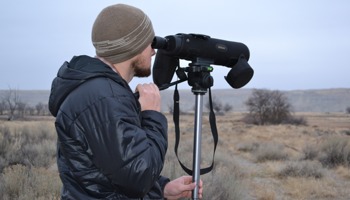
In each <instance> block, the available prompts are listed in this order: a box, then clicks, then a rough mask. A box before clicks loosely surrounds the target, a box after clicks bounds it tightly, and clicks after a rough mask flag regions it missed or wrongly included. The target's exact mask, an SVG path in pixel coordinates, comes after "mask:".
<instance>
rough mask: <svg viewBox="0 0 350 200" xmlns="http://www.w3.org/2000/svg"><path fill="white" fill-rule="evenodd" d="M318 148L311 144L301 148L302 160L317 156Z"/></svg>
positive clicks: (312, 158)
mask: <svg viewBox="0 0 350 200" xmlns="http://www.w3.org/2000/svg"><path fill="white" fill-rule="evenodd" d="M318 152H319V149H317V148H316V147H315V146H313V145H306V146H305V147H304V148H303V154H304V155H303V158H302V159H303V160H314V159H316V158H317V156H318Z"/></svg>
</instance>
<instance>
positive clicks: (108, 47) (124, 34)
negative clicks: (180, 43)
mask: <svg viewBox="0 0 350 200" xmlns="http://www.w3.org/2000/svg"><path fill="white" fill-rule="evenodd" d="M153 38H154V31H153V27H152V24H151V21H150V19H149V18H148V17H147V15H146V14H145V13H143V11H141V10H140V9H138V8H135V7H132V6H128V5H124V4H117V5H112V6H109V7H107V8H105V9H103V10H102V11H101V13H100V14H99V15H98V16H97V18H96V20H95V23H94V25H93V28H92V42H93V45H94V47H95V49H96V54H97V56H96V58H92V57H89V56H76V57H73V58H72V60H71V61H70V62H65V63H64V64H63V65H62V67H61V68H60V69H59V71H58V74H57V77H56V78H55V79H54V80H53V82H52V87H51V94H50V99H49V109H50V112H51V113H52V115H53V116H55V117H56V121H55V125H56V131H57V135H58V143H57V146H58V148H57V164H58V169H59V173H60V178H61V180H62V183H63V188H62V193H61V196H62V199H83V200H85V199H163V198H167V199H177V198H181V197H191V191H192V190H193V189H194V188H195V184H196V183H192V178H191V177H190V176H183V177H180V178H178V179H175V180H173V181H170V180H169V179H168V178H166V177H163V176H161V175H160V173H161V171H162V168H163V164H164V157H165V154H166V151H167V120H166V118H165V116H164V115H163V114H161V113H160V104H161V103H160V93H159V89H158V88H157V86H156V85H154V84H142V85H141V84H139V85H137V87H136V91H137V92H139V98H138V99H137V98H136V97H135V96H134V94H133V92H132V90H131V89H130V87H129V85H128V83H129V82H130V81H131V80H132V78H133V77H134V76H136V77H146V76H149V75H150V73H151V70H150V67H151V57H152V56H153V55H154V54H155V51H154V50H153V49H152V47H151V42H152V40H153ZM198 184H199V188H200V189H199V197H201V195H202V182H201V183H198Z"/></svg>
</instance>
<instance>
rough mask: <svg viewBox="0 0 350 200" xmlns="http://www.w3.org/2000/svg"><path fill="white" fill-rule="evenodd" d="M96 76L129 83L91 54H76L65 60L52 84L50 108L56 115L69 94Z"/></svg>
mask: <svg viewBox="0 0 350 200" xmlns="http://www.w3.org/2000/svg"><path fill="white" fill-rule="evenodd" d="M96 77H108V78H110V79H112V80H114V81H116V82H119V83H121V84H123V85H127V83H126V82H125V81H124V80H123V79H122V78H121V77H120V76H119V75H118V74H117V73H116V72H114V71H113V70H112V69H111V68H110V67H109V66H108V65H107V64H105V63H104V62H102V61H101V60H99V59H97V58H91V57H89V56H75V57H73V58H72V60H71V61H70V62H67V61H66V62H64V63H63V65H62V66H61V67H60V69H59V70H58V73H57V77H56V78H54V80H53V81H52V85H51V93H50V97H49V110H50V112H51V114H52V115H53V116H55V117H56V115H57V112H58V110H59V108H60V106H61V104H62V103H63V101H64V100H65V98H66V97H67V95H68V94H69V93H70V92H71V91H73V90H74V89H75V88H77V87H78V86H79V85H81V84H83V83H85V82H86V81H88V80H90V79H92V78H96Z"/></svg>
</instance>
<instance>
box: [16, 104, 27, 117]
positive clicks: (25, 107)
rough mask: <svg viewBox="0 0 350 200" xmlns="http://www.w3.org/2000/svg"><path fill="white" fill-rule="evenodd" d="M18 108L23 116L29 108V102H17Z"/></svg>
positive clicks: (19, 113)
mask: <svg viewBox="0 0 350 200" xmlns="http://www.w3.org/2000/svg"><path fill="white" fill-rule="evenodd" d="M17 110H18V115H19V116H20V117H21V118H23V117H24V115H25V113H26V110H27V104H26V103H24V102H22V101H19V102H17Z"/></svg>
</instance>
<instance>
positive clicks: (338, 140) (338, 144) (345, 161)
mask: <svg viewBox="0 0 350 200" xmlns="http://www.w3.org/2000/svg"><path fill="white" fill-rule="evenodd" d="M319 161H320V162H321V163H322V164H323V165H324V166H326V167H336V166H339V165H344V166H350V140H349V139H348V138H347V136H346V137H332V138H329V139H328V140H326V141H325V142H324V143H323V145H322V146H321V154H320V156H319Z"/></svg>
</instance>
